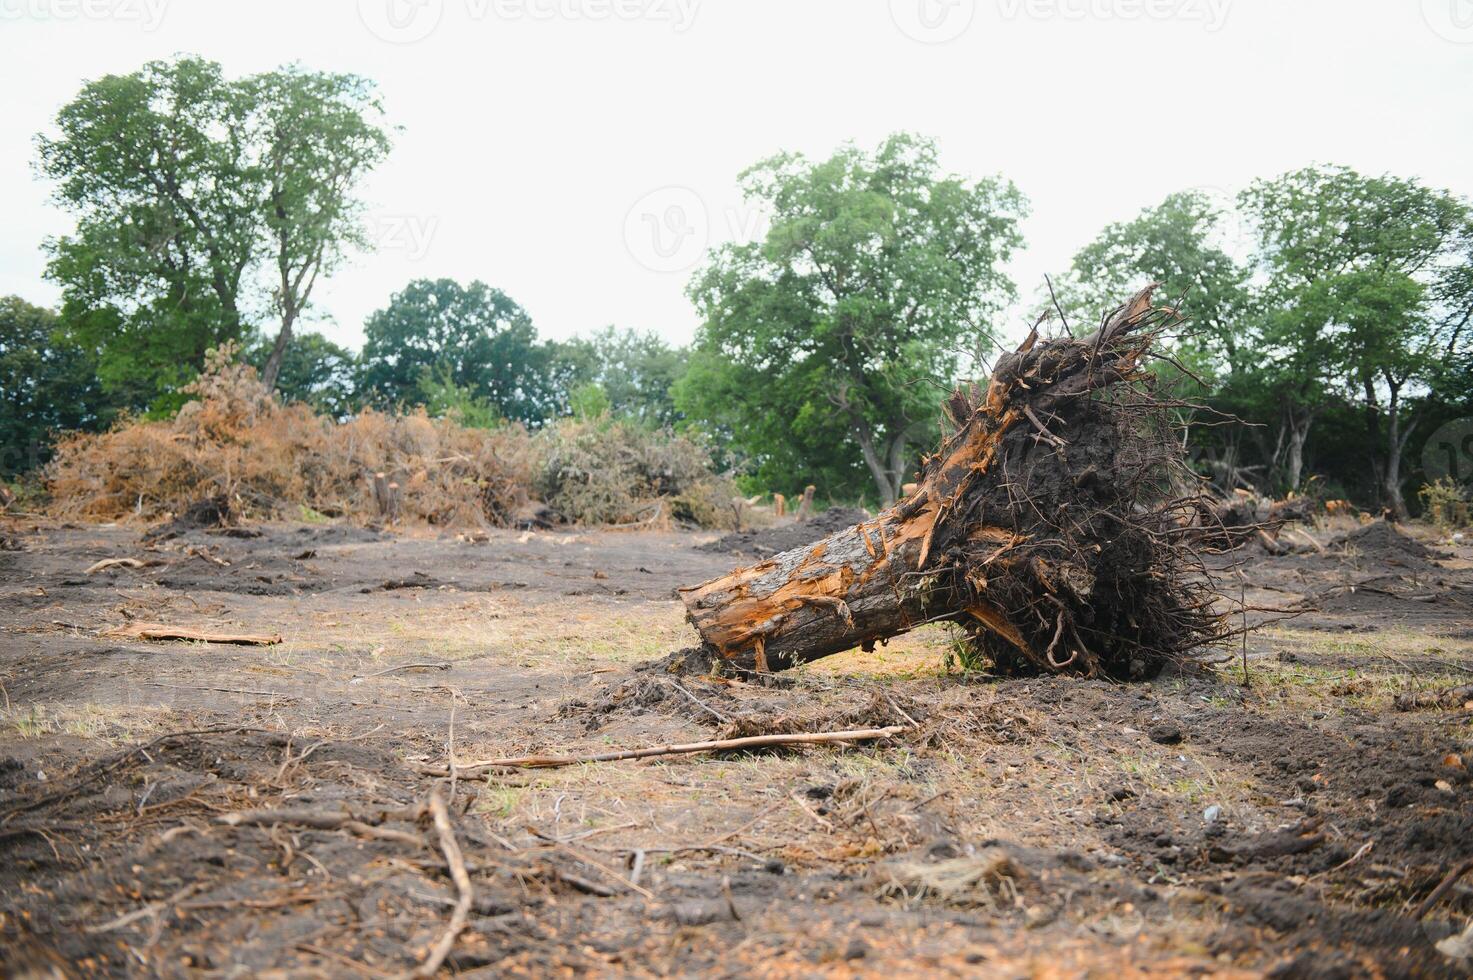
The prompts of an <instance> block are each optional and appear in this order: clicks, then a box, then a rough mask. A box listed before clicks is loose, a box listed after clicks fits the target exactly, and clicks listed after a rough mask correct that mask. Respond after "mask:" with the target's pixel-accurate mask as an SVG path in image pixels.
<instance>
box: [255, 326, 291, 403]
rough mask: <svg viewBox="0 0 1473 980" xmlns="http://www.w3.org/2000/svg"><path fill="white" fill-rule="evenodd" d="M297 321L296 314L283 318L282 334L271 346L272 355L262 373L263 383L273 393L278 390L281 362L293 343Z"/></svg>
mask: <svg viewBox="0 0 1473 980" xmlns="http://www.w3.org/2000/svg"><path fill="white" fill-rule="evenodd" d="M295 320H296V315H295V314H289V315H287V316H285V317H283V318H282V321H281V332H280V333H278V334H277V335H276V343H275V344H273V345H272V346H271V355H270V356H269V357H267V358H266V366H265V368H263V369H262V371H261V383H262V384H264V385H265V386H266V387H267V388H268V389H270V390H271V391H275V390H276V379H277V377H278V376H280V374H281V362H282V361H283V360H285V358H286V348H287V345H289V344H290V343H291V342H292V323H293V321H295Z"/></svg>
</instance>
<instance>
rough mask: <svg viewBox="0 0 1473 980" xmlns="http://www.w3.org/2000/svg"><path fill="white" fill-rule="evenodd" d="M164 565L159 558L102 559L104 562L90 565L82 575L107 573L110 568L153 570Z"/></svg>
mask: <svg viewBox="0 0 1473 980" xmlns="http://www.w3.org/2000/svg"><path fill="white" fill-rule="evenodd" d="M163 564H167V563H166V562H162V561H159V560H158V559H157V558H150V559H147V560H141V559H138V558H104V559H102V561H99V562H94V563H92V564H91V565H88V566H87V568H86V570H85V571H83V572H82V574H83V575H96V574H97V573H98V572H105V571H107V570H108V569H109V568H153V567H154V566H156V565H163Z"/></svg>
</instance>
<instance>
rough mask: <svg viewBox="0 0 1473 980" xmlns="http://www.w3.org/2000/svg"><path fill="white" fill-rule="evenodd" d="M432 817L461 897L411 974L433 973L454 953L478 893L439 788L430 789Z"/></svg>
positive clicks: (456, 888)
mask: <svg viewBox="0 0 1473 980" xmlns="http://www.w3.org/2000/svg"><path fill="white" fill-rule="evenodd" d="M430 817H431V818H432V819H433V820H434V822H435V830H436V832H437V833H438V834H439V836H440V850H441V851H442V852H444V854H445V863H446V864H448V865H449V866H450V878H451V880H452V881H454V882H455V891H456V894H457V895H458V896H459V898H458V900H457V901H456V903H455V910H454V911H453V912H451V913H450V924H449V925H447V926H446V927H445V931H444V932H443V933H441V935H440V938H439V939H438V940H436V941H435V945H433V946H431V947H430V953H429V955H428V956H426V957H425V959H424V962H423V963H421V964H420V965H419V966H418V968H416V969H415V970H414V971H413V972H412V973H410V974H409V975H410V976H411V977H432V976H434V975H435V973H436V971H438V970H439V969H440V964H442V963H444V962H445V957H447V956H449V955H450V950H451V949H452V948H454V946H455V940H456V938H457V937H459V936H460V933H461V930H463V929H464V928H465V925H466V921H467V920H468V919H469V917H470V912H471V904H472V903H473V902H474V901H475V897H476V895H475V891H474V890H473V889H472V888H471V876H470V873H469V872H467V871H466V869H465V858H464V857H463V856H462V855H461V853H460V844H459V842H457V841H456V839H455V828H454V827H452V826H451V825H450V810H449V808H448V807H446V805H445V798H444V797H443V796H441V795H440V791H439V789H438V788H437V789H435V790H434V791H433V792H432V793H430Z"/></svg>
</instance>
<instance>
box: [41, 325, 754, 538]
mask: <svg viewBox="0 0 1473 980" xmlns="http://www.w3.org/2000/svg"><path fill="white" fill-rule="evenodd" d="M236 354H237V351H236V350H235V349H234V348H233V347H231V346H226V347H224V348H222V349H220V350H218V351H212V352H211V354H210V357H209V360H208V363H207V364H206V367H205V371H204V372H203V373H202V374H201V375H200V377H199V379H198V380H197V381H196V382H195V383H194V384H192V385H191V386H190V387H189V389H188V391H189V393H190V394H193V395H194V396H195V400H193V401H190V402H189V403H187V404H186V405H185V406H184V408H182V409H181V410H180V411H179V414H178V415H176V416H175V417H174V418H172V419H169V420H163V421H151V420H139V419H125V420H123V421H121V422H119V423H118V424H117V425H116V426H114V427H113V429H112V430H111V431H108V432H105V433H101V434H74V435H71V436H68V437H66V438H64V439H63V440H61V442H60V443H59V444H58V446H57V450H56V456H55V458H54V459H53V461H52V462H51V464H50V465H49V466H48V468H47V471H46V479H47V485H48V489H49V491H50V494H51V497H52V500H53V510H54V511H55V512H57V513H59V514H61V515H63V516H68V517H87V518H94V519H102V520H116V519H119V518H124V517H128V516H134V517H138V518H142V519H146V520H152V519H156V518H160V517H164V516H167V515H174V514H180V513H183V512H184V511H185V510H187V508H188V507H189V506H190V505H191V504H192V503H194V502H197V501H200V500H205V499H223V500H225V501H228V502H229V505H230V508H231V510H232V511H233V512H234V513H236V514H239V515H241V516H245V517H257V518H273V517H276V518H279V517H291V516H301V515H302V511H301V508H302V507H307V508H311V510H312V511H316V512H318V513H321V514H324V515H327V516H334V517H336V516H347V517H351V518H355V519H360V520H374V519H377V518H379V517H380V514H379V508H378V503H377V501H376V498H375V496H374V490H373V476H374V474H375V473H384V474H386V476H387V479H388V480H391V481H393V482H396V483H397V484H398V485H399V514H398V517H399V519H400V520H404V521H408V522H424V523H428V524H434V525H439V526H454V527H466V526H469V527H476V526H480V525H484V524H491V525H502V526H504V525H509V524H512V523H514V522H515V521H516V519H517V517H518V516H519V515H520V514H524V513H525V512H526V511H527V509H528V507H527V505H528V501H529V498H530V497H531V496H532V495H533V494H535V493H538V492H540V493H542V494H544V496H542V497H541V499H543V500H544V501H545V502H546V503H547V504H548V505H549V506H551V507H552V508H553V509H554V510H556V511H557V512H558V513H559V514H561V515H562V516H563V517H564V519H566V520H569V521H572V522H576V523H586V524H607V523H613V524H618V523H628V522H633V521H637V520H641V519H644V518H647V517H649V516H650V515H651V514H652V513H655V512H656V511H657V510H658V512H659V514H660V516H661V517H663V518H665V519H669V518H671V517H674V518H679V519H686V520H695V521H697V522H698V523H702V524H707V523H709V524H710V526H716V527H719V526H724V525H723V521H725V522H729V521H730V520H731V515H730V513H723V512H722V511H721V508H720V507H719V506H716V505H715V504H711V503H710V502H709V501H710V500H712V499H726V500H729V499H730V497H731V495H732V494H734V493H735V492H736V491H735V487H734V485H733V484H732V483H731V481H729V480H726V479H724V478H722V477H718V476H716V475H714V474H713V472H712V468H711V458H710V454H709V453H708V452H707V451H706V449H705V448H704V447H702V446H701V445H699V444H698V443H696V442H694V441H692V440H690V439H686V438H684V437H682V436H678V435H675V434H673V433H670V432H659V431H649V430H645V429H641V428H639V427H638V426H633V425H629V424H626V423H622V422H615V421H609V420H598V421H591V422H580V421H574V420H564V421H562V422H560V423H557V424H555V425H552V426H549V427H548V428H547V429H545V430H543V431H542V432H540V433H537V434H535V435H534V434H532V433H529V432H527V430H526V429H524V428H523V427H521V426H520V425H507V426H503V427H500V428H496V429H481V428H469V427H466V426H464V425H461V424H459V423H458V422H456V421H454V420H453V419H448V418H438V419H436V418H430V417H429V416H428V414H426V412H425V410H424V409H423V408H419V409H416V410H414V411H411V412H407V413H402V414H397V413H386V412H378V411H374V410H372V409H368V410H365V411H363V412H362V413H361V414H359V415H357V416H356V417H354V418H352V419H351V420H349V421H347V422H341V423H339V422H334V421H333V420H332V419H330V418H327V417H324V416H320V415H317V414H314V413H313V411H312V410H311V408H309V407H308V406H307V405H304V404H300V403H295V404H290V405H282V404H281V403H280V402H278V401H277V400H276V399H275V398H274V397H273V396H272V395H271V393H270V392H269V391H268V390H267V389H266V387H265V386H264V385H263V384H261V382H260V380H259V379H258V378H257V376H256V372H255V369H254V368H251V367H249V366H246V365H242V364H239V363H237V361H236ZM657 505H658V506H657ZM727 510H728V511H729V508H728V509H727Z"/></svg>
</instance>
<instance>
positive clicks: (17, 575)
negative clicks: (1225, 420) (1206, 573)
mask: <svg viewBox="0 0 1473 980" xmlns="http://www.w3.org/2000/svg"><path fill="white" fill-rule="evenodd" d="M258 530H259V531H260V532H261V534H260V536H259V537H254V538H236V537H223V536H216V535H211V534H210V533H209V531H208V530H195V531H190V532H187V533H186V534H184V535H183V536H181V537H180V538H178V539H174V540H171V541H168V542H163V543H160V544H159V545H157V546H156V547H157V548H158V549H159V550H157V551H149V550H147V547H146V546H145V545H144V544H143V543H142V542H141V541H140V539H139V534H138V530H137V529H136V528H129V527H126V526H122V527H103V526H86V527H63V526H58V525H54V524H47V523H42V524H30V523H27V524H25V525H16V527H15V533H16V534H17V535H18V536H23V537H24V541H25V544H26V550H25V551H21V552H14V553H6V554H4V555H0V563H3V566H4V575H3V576H0V578H3V581H0V602H3V603H5V605H6V608H7V612H8V616H7V619H6V621H5V622H4V623H3V624H0V684H3V690H4V694H5V699H3V700H0V705H3V707H0V711H3V715H0V718H3V721H4V725H3V728H0V848H3V850H4V854H5V861H4V862H0V961H3V962H4V964H5V966H6V968H7V969H9V970H11V971H12V972H14V971H15V970H16V969H18V968H19V965H20V964H23V963H27V964H34V965H35V969H36V970H38V971H39V970H51V969H54V970H56V971H63V972H61V973H60V974H57V975H66V974H67V973H73V974H91V975H109V976H121V975H167V976H181V977H183V976H195V975H204V974H210V975H216V974H218V975H222V976H223V975H236V976H306V975H316V976H324V975H330V976H346V975H357V974H362V973H377V974H385V975H404V974H406V973H409V972H411V971H414V970H417V969H422V968H423V967H424V966H425V965H426V964H433V963H434V962H435V959H434V957H435V956H437V955H438V954H439V952H440V951H442V950H443V951H444V960H443V962H442V963H441V965H440V968H439V973H438V975H440V976H446V975H451V974H454V973H466V974H470V975H480V974H487V975H489V974H492V973H494V974H496V975H499V976H532V975H535V976H546V975H562V974H583V975H609V974H615V973H649V974H657V975H666V976H690V975H729V974H732V973H742V974H744V975H762V976H767V975H789V976H791V975H802V976H811V975H830V974H833V975H844V974H851V973H864V974H871V975H894V976H907V975H918V974H922V973H924V974H925V975H927V976H958V977H960V976H975V975H978V974H979V973H980V974H986V975H1006V976H1051V975H1062V976H1080V975H1109V976H1115V975H1119V976H1157V977H1165V976H1204V977H1205V976H1218V977H1223V978H1236V977H1246V976H1263V975H1275V976H1283V977H1296V976H1327V975H1334V976H1352V977H1353V976H1385V977H1388V978H1393V977H1395V978H1412V977H1417V978H1422V977H1430V978H1435V980H1440V978H1455V977H1462V976H1465V975H1466V972H1467V967H1466V964H1464V963H1462V962H1461V961H1460V960H1458V959H1457V956H1459V955H1461V953H1460V950H1461V949H1462V946H1460V945H1459V944H1458V943H1457V942H1456V940H1457V939H1458V937H1459V936H1460V935H1461V934H1462V933H1463V932H1464V930H1465V928H1466V924H1467V921H1468V919H1469V918H1470V916H1473V882H1470V880H1469V878H1468V877H1467V875H1466V874H1465V875H1463V877H1461V878H1460V879H1457V878H1454V877H1453V875H1454V872H1456V871H1458V869H1459V868H1461V867H1463V866H1464V865H1465V863H1466V862H1467V861H1468V860H1469V859H1470V857H1473V850H1470V843H1469V842H1470V841H1473V806H1470V805H1469V801H1470V799H1473V773H1470V769H1469V766H1468V764H1467V762H1466V761H1465V760H1468V759H1473V727H1470V717H1473V716H1470V715H1469V714H1468V712H1466V711H1464V710H1462V709H1461V708H1452V709H1450V710H1435V709H1434V710H1417V711H1405V712H1398V711H1395V710H1393V703H1394V701H1395V699H1396V698H1397V697H1398V696H1399V695H1403V694H1417V693H1432V692H1439V691H1444V690H1448V689H1451V688H1456V687H1458V686H1460V685H1465V684H1467V683H1468V682H1469V678H1470V676H1473V607H1470V606H1469V605H1468V604H1467V603H1465V602H1463V601H1462V600H1460V599H1459V598H1458V597H1460V596H1464V595H1473V548H1470V547H1456V548H1455V550H1456V555H1455V556H1454V557H1453V558H1451V559H1450V560H1446V561H1441V560H1439V561H1438V563H1437V564H1438V566H1439V567H1438V568H1437V570H1436V571H1435V572H1429V573H1426V574H1422V573H1416V574H1415V575H1413V574H1412V573H1410V572H1408V571H1407V569H1406V568H1404V567H1401V566H1392V565H1384V566H1381V565H1377V564H1375V563H1374V562H1371V561H1370V560H1369V559H1367V558H1366V557H1365V556H1364V555H1363V554H1359V553H1355V549H1350V551H1349V552H1346V551H1343V550H1342V549H1336V548H1326V550H1325V553H1324V554H1318V553H1316V554H1298V555H1290V556H1283V557H1271V556H1268V557H1265V558H1263V559H1262V560H1255V561H1253V562H1251V563H1247V564H1243V565H1241V566H1240V567H1241V572H1242V574H1243V576H1244V588H1245V590H1246V592H1247V594H1248V596H1249V602H1250V605H1251V604H1253V603H1254V597H1255V596H1257V597H1258V598H1259V599H1260V600H1262V601H1265V602H1266V601H1267V600H1268V598H1269V597H1274V598H1275V599H1277V600H1281V601H1298V600H1299V599H1301V598H1304V597H1307V596H1312V595H1316V594H1320V593H1323V592H1325V591H1327V590H1330V589H1335V588H1344V586H1345V585H1346V583H1355V582H1362V581H1366V580H1368V579H1376V578H1378V577H1379V578H1383V579H1397V578H1406V579H1411V578H1416V579H1417V582H1418V584H1417V585H1416V586H1415V587H1413V586H1412V585H1411V584H1410V583H1408V584H1405V585H1403V586H1399V587H1398V588H1396V589H1391V588H1387V589H1386V590H1385V591H1383V592H1373V591H1369V590H1365V589H1356V590H1354V591H1346V592H1345V593H1344V596H1343V599H1344V602H1343V604H1340V605H1335V606H1331V607H1330V608H1310V609H1308V610H1307V611H1306V612H1305V613H1304V614H1303V615H1302V616H1300V617H1297V618H1295V619H1292V620H1286V621H1284V622H1282V623H1279V624H1277V625H1275V626H1273V627H1271V628H1268V629H1264V630H1260V631H1256V632H1251V633H1249V634H1247V635H1246V636H1245V637H1244V640H1245V648H1244V651H1243V652H1244V653H1246V664H1247V667H1248V670H1249V673H1250V677H1251V682H1250V683H1248V684H1246V685H1245V684H1243V683H1242V674H1241V664H1240V662H1239V660H1238V659H1237V658H1236V657H1235V659H1234V661H1233V663H1232V664H1231V665H1230V666H1224V667H1223V668H1221V669H1219V670H1217V671H1212V670H1206V669H1198V668H1193V669H1186V670H1181V671H1177V670H1174V669H1171V668H1168V669H1167V670H1166V671H1165V672H1164V673H1163V675H1162V676H1160V677H1159V678H1157V679H1156V680H1154V681H1152V682H1150V683H1142V684H1133V685H1119V684H1114V683H1109V682H1107V681H1100V680H1089V679H1078V678H1069V677H1057V676H1039V677H1031V678H995V677H985V676H979V675H978V674H976V673H961V672H948V671H946V670H945V669H943V668H942V666H941V664H942V662H943V658H944V657H945V655H946V653H947V651H948V649H950V644H951V642H952V637H951V634H950V632H949V631H948V630H946V629H942V628H939V627H929V628H924V629H918V630H916V631H913V632H912V633H910V634H908V635H906V636H904V637H900V638H897V639H896V640H895V641H894V642H892V643H891V644H890V645H888V646H886V647H877V648H876V649H875V650H874V651H872V652H868V653H866V652H864V651H860V650H855V651H853V652H851V653H848V654H846V655H844V656H842V657H834V658H829V659H826V660H823V661H819V662H817V663H814V664H810V665H807V666H805V667H804V668H803V669H800V670H793V671H788V672H785V673H784V674H781V675H775V678H780V681H781V682H780V683H776V684H773V685H772V686H765V685H758V684H752V683H744V682H737V681H733V680H730V679H728V678H724V677H710V676H702V675H683V676H681V675H672V674H667V673H664V672H662V671H659V670H652V669H643V665H644V664H646V663H647V662H648V661H649V660H651V659H653V658H654V657H655V656H656V655H657V654H659V653H661V652H664V651H666V650H671V649H674V648H676V647H679V646H682V645H689V644H691V643H692V642H693V640H694V637H693V636H692V635H691V634H690V632H689V630H688V628H686V627H685V626H684V624H683V623H682V608H681V603H680V602H679V600H678V599H676V598H675V597H674V589H675V587H676V586H677V585H678V584H679V583H681V582H688V581H696V580H700V579H703V578H711V577H714V576H717V575H720V574H721V573H723V572H724V571H727V570H729V569H730V568H731V567H732V566H733V565H734V564H736V563H737V562H738V561H739V560H740V559H736V558H732V557H730V556H723V555H720V554H714V553H711V552H708V551H701V550H698V549H697V548H696V547H695V546H694V542H695V541H697V540H700V538H698V537H696V536H694V535H691V534H688V533H673V532H665V531H651V530H637V531H622V532H603V533H579V534H576V535H573V534H528V535H523V534H520V533H517V532H508V531H498V530H493V531H490V532H488V534H487V536H486V538H485V540H481V541H477V542H475V543H472V542H467V541H464V540H458V539H456V538H454V537H452V536H448V535H446V536H434V535H419V536H416V535H385V534H377V533H373V532H368V531H364V530H362V529H354V528H346V527H344V526H342V525H321V524H313V525H308V526H285V525H262V526H260V527H259V528H258ZM1311 533H1315V534H1318V535H1320V536H1321V537H1324V536H1325V535H1324V534H1323V532H1319V531H1311ZM206 545H208V547H209V548H210V553H211V554H213V555H215V556H216V557H218V558H220V559H222V560H223V561H225V562H228V564H225V565H220V564H216V563H214V562H212V561H207V560H204V559H202V558H198V557H193V556H190V555H187V554H186V553H185V550H184V549H186V548H190V547H202V546H206ZM308 552H311V553H312V554H311V555H310V556H308V555H307V553H308ZM127 556H133V557H138V558H144V557H148V556H156V557H158V558H160V559H162V560H164V561H166V562H168V563H169V564H165V565H159V566H153V567H143V568H130V567H124V566H115V567H113V568H110V569H107V570H106V571H104V572H101V573H98V574H94V575H84V574H82V571H83V569H85V568H87V567H88V566H90V565H92V564H94V563H96V562H98V561H99V560H104V559H108V558H113V557H127ZM1209 560H1210V561H1217V562H1223V563H1226V562H1228V561H1236V560H1237V559H1236V558H1233V557H1232V556H1226V555H1223V556H1211V557H1210V558H1209ZM596 571H603V572H604V573H606V574H607V576H608V578H607V579H596V578H595V577H594V573H595V572H596ZM416 573H423V575H416ZM262 578H266V579H270V581H269V582H266V581H261V579H262ZM390 580H409V581H410V582H419V583H421V584H419V585H414V586H412V587H406V588H401V589H395V590H391V591H387V592H384V591H376V592H369V593H364V592H363V589H365V588H370V587H373V586H376V585H378V584H379V583H382V582H385V581H390ZM426 580H433V581H434V582H435V583H437V584H435V585H433V586H426V585H424V584H423V583H424V582H425V581H426ZM1428 594H1435V596H1436V601H1424V600H1423V599H1422V598H1419V597H1420V596H1424V595H1428ZM1253 615H1254V614H1253V613H1252V612H1251V611H1250V613H1249V616H1250V617H1252V616H1253ZM120 617H122V618H124V619H127V620H129V621H131V622H141V623H146V622H165V623H171V624H178V625H181V626H187V627H190V628H196V629H202V630H205V629H210V630H215V629H218V630H222V631H223V630H227V629H228V630H230V631H236V632H254V631H257V630H262V629H263V628H264V627H265V626H267V624H269V628H270V629H272V630H280V631H281V633H282V634H283V640H284V642H283V643H282V644H278V645H274V646H270V647H249V646H223V645H208V646H207V645H201V644H160V643H149V642H143V641H135V640H127V639H120V638H117V637H108V636H104V635H101V633H102V630H104V629H105V628H106V627H108V626H110V625H112V624H115V623H117V622H118V621H119V618H120ZM1235 652H1236V651H1235ZM891 726H899V727H903V728H904V729H905V730H904V731H901V732H898V733H896V734H894V735H893V736H891V737H889V738H886V739H876V740H873V741H866V742H862V743H861V742H852V743H848V744H842V745H824V744H779V745H770V746H766V747H761V748H758V749H755V750H751V749H749V750H740V751H718V752H706V753H700V754H689V755H680V756H669V757H663V758H658V759H646V760H629V761H612V762H608V763H605V764H599V765H576V766H566V767H562V768H556V769H540V770H538V771H536V772H531V771H519V770H510V769H487V770H482V771H478V772H477V771H472V772H469V773H462V772H457V773H456V774H455V776H454V777H452V778H450V779H446V778H444V777H441V776H437V775H435V774H434V773H435V771H436V770H439V769H443V767H444V766H445V763H446V760H447V759H448V758H452V757H453V758H455V759H456V760H478V759H501V758H507V757H517V756H523V755H532V756H542V755H561V756H569V757H584V756H591V755H598V754H602V753H607V752H609V751H611V750H617V749H618V747H620V746H658V745H675V744H692V743H699V742H714V741H720V740H722V739H728V738H742V737H750V736H754V735H757V736H761V735H766V734H786V733H797V734H802V733H815V732H818V733H822V732H833V731H849V730H854V729H884V728H888V727H891ZM1178 735H1179V736H1180V737H1179V739H1178V738H1177V736H1178ZM437 792H438V793H440V794H443V800H444V803H445V808H444V817H445V818H446V822H447V823H448V825H449V828H450V834H449V835H448V836H447V835H446V834H444V833H442V829H443V827H442V824H441V822H440V821H438V820H437V819H436V814H435V813H434V812H433V810H434V808H433V805H432V801H433V799H434V796H435V794H436V793H437ZM447 840H452V841H453V843H454V845H455V848H456V849H457V850H458V852H459V856H460V861H459V863H461V864H463V866H464V872H465V874H464V877H463V878H462V877H461V876H460V875H459V874H458V872H457V870H456V863H457V862H456V861H454V860H452V858H451V855H452V854H453V853H454V852H453V851H451V850H450V849H449V848H447V846H446V841H447ZM1004 862H1006V863H1004ZM1450 881H1451V883H1450V884H1447V883H1448V882H1450ZM1419 915H1420V918H1419V917H1418V916H1419ZM447 936H449V937H452V938H449V939H447ZM40 975H47V974H46V973H44V972H43V973H41V974H40Z"/></svg>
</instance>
